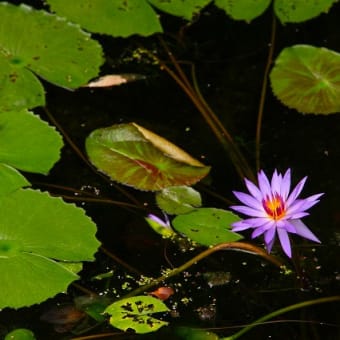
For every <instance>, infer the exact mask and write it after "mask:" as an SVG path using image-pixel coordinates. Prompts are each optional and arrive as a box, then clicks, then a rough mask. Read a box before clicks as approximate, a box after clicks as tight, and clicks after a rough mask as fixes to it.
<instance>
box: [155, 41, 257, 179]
mask: <svg viewBox="0 0 340 340" xmlns="http://www.w3.org/2000/svg"><path fill="white" fill-rule="evenodd" d="M160 42H161V45H162V47H163V48H164V50H165V51H166V53H167V55H168V57H169V59H170V61H171V63H172V65H173V66H174V68H175V70H176V72H175V71H173V70H172V69H171V68H170V67H168V66H167V65H166V63H165V62H163V61H162V60H160V59H159V58H157V57H156V56H155V55H152V58H154V59H156V60H157V62H158V63H159V64H160V67H161V69H162V70H164V71H166V72H167V73H168V74H169V75H170V76H171V78H172V79H174V80H175V81H176V83H177V84H178V85H179V86H180V87H181V88H182V89H183V91H184V92H185V93H186V94H187V96H188V97H189V98H190V99H191V101H192V102H193V104H194V105H195V106H196V108H197V109H198V111H199V112H200V113H201V115H202V117H203V118H204V120H205V121H206V123H207V124H208V125H209V127H210V128H211V130H212V131H213V133H214V134H215V136H216V137H217V139H218V141H219V142H220V143H221V145H222V147H223V148H224V149H225V150H226V151H227V152H228V154H229V156H230V158H231V160H232V163H233V164H234V166H235V168H236V171H237V173H238V174H239V176H240V177H241V178H242V179H243V178H244V177H247V178H248V179H250V180H254V174H253V172H252V170H251V167H250V166H249V164H248V162H247V161H246V159H245V158H244V157H243V155H242V153H241V151H240V150H239V148H238V146H237V145H236V144H235V142H234V141H233V139H232V137H231V135H230V134H229V132H228V131H227V130H226V128H225V127H224V126H223V124H222V123H221V121H220V120H219V119H218V117H217V116H216V115H215V113H214V112H213V110H212V109H211V108H210V106H209V105H208V104H207V102H206V101H205V99H204V98H203V96H202V94H201V92H200V90H199V87H198V83H197V81H196V77H195V73H194V72H193V71H194V68H193V69H192V78H193V84H191V82H190V81H189V79H188V77H187V76H186V74H185V73H184V71H183V69H182V68H181V66H180V65H179V63H178V61H177V60H176V58H175V57H174V56H173V54H172V52H171V51H170V50H169V48H168V46H167V45H166V43H165V42H164V40H163V39H162V38H160Z"/></svg>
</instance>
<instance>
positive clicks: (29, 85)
mask: <svg viewBox="0 0 340 340" xmlns="http://www.w3.org/2000/svg"><path fill="white" fill-rule="evenodd" d="M43 105H45V91H44V88H43V86H42V84H41V82H40V81H39V79H38V78H37V77H36V76H35V75H34V74H33V73H32V72H31V71H30V70H28V69H26V68H22V67H17V66H15V65H12V64H11V63H10V62H9V61H8V59H7V58H6V57H5V56H4V55H2V54H1V53H0V112H3V111H10V110H20V109H23V108H33V107H36V106H43Z"/></svg>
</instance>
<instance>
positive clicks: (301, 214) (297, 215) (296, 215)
mask: <svg viewBox="0 0 340 340" xmlns="http://www.w3.org/2000/svg"><path fill="white" fill-rule="evenodd" d="M308 215H309V213H308V212H305V211H301V212H296V213H293V214H291V213H289V212H288V213H286V216H285V218H286V220H296V219H299V218H302V217H305V216H308Z"/></svg>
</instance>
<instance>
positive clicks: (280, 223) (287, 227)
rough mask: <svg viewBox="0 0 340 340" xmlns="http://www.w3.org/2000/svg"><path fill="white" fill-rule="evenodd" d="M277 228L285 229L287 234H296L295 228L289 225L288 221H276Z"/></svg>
mask: <svg viewBox="0 0 340 340" xmlns="http://www.w3.org/2000/svg"><path fill="white" fill-rule="evenodd" d="M277 227H278V228H282V229H285V230H286V231H287V232H288V233H293V234H296V229H295V226H294V225H292V224H291V223H290V220H283V221H278V222H277Z"/></svg>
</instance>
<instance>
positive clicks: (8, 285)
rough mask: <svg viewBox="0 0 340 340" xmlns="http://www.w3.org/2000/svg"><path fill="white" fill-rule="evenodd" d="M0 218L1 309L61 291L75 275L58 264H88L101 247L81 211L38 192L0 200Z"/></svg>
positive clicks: (27, 191) (35, 300)
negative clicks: (64, 262)
mask: <svg viewBox="0 0 340 340" xmlns="http://www.w3.org/2000/svg"><path fill="white" fill-rule="evenodd" d="M0 216H1V218H0V235H1V236H0V272H1V273H2V274H1V290H0V308H5V307H12V308H20V307H23V306H29V305H32V304H35V303H39V302H42V301H44V300H46V299H47V298H49V297H52V296H54V295H55V294H57V293H60V292H64V291H65V290H66V288H67V286H68V285H69V284H70V283H71V282H72V281H74V280H76V279H77V278H78V276H77V275H76V274H75V273H74V272H72V271H70V270H69V269H68V268H67V267H66V266H64V265H62V264H61V261H69V262H81V261H92V260H93V259H94V253H95V252H96V250H97V248H98V246H99V242H98V241H97V239H96V238H95V232H96V226H95V224H94V223H93V222H92V221H91V220H90V219H89V218H88V217H87V216H86V215H85V213H84V211H83V210H82V209H80V208H77V207H76V206H75V205H73V204H66V203H64V202H63V201H62V200H61V199H60V198H52V197H50V196H49V195H48V194H46V193H42V192H40V191H36V190H31V189H26V190H24V189H19V190H17V191H15V192H14V193H12V194H10V195H7V196H6V197H1V198H0ZM73 266H74V265H73ZM78 268H79V267H78Z"/></svg>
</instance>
